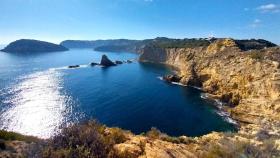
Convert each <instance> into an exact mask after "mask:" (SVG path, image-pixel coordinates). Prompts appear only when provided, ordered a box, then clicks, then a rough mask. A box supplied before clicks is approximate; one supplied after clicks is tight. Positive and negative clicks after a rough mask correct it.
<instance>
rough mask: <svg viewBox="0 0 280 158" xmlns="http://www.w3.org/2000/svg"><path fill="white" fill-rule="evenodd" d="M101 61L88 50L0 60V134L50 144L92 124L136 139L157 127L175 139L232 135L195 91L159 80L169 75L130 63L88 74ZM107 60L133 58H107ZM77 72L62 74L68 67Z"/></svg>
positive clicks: (4, 56) (164, 70)
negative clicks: (62, 131) (64, 132)
mask: <svg viewBox="0 0 280 158" xmlns="http://www.w3.org/2000/svg"><path fill="white" fill-rule="evenodd" d="M102 54H103V53H100V52H95V51H92V50H90V49H73V50H70V51H67V52H54V53H42V54H32V55H17V54H7V53H3V52H0V129H6V130H11V131H16V132H20V133H23V134H28V135H34V136H39V137H43V138H47V137H50V136H52V135H54V134H55V133H56V132H57V131H59V127H61V126H64V125H67V124H69V123H73V122H81V121H84V120H88V119H98V120H99V121H100V122H101V123H104V124H106V125H108V126H118V127H121V128H124V129H127V130H131V131H132V132H135V133H137V134H139V133H141V132H145V131H147V130H149V129H150V128H151V127H157V128H158V129H160V130H161V131H162V132H165V133H168V134H170V135H173V136H178V135H188V136H199V135H202V134H206V133H209V132H211V131H228V130H233V125H232V124H230V123H228V122H227V121H225V119H224V118H222V117H220V116H219V115H218V114H217V113H216V110H215V109H214V108H213V106H212V105H211V103H210V102H208V101H206V100H203V99H201V97H200V91H198V90H196V89H193V88H189V87H182V86H178V85H172V84H167V83H165V82H163V81H161V80H159V79H158V77H159V76H162V75H164V74H166V73H170V72H171V70H170V69H169V68H167V67H165V66H162V65H155V64H147V63H138V62H134V63H132V64H123V65H120V66H116V67H110V68H101V67H98V66H97V67H90V66H88V63H90V62H93V61H95V62H99V60H100V58H101V55H102ZM106 54H107V56H108V57H109V58H110V59H112V60H126V59H136V58H137V55H136V54H132V53H106ZM76 64H82V67H81V68H78V69H68V68H67V66H68V65H76Z"/></svg>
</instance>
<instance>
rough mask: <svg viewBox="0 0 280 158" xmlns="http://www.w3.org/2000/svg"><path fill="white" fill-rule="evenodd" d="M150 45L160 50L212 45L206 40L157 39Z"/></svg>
mask: <svg viewBox="0 0 280 158" xmlns="http://www.w3.org/2000/svg"><path fill="white" fill-rule="evenodd" d="M150 44H152V45H155V46H158V47H160V48H195V47H203V46H208V45H210V41H209V40H206V39H195V38H192V39H169V38H156V39H154V40H153V41H152V42H151V43H150Z"/></svg>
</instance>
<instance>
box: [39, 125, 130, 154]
mask: <svg viewBox="0 0 280 158" xmlns="http://www.w3.org/2000/svg"><path fill="white" fill-rule="evenodd" d="M126 139H127V138H126V137H125V135H124V131H122V130H121V129H119V128H112V129H110V130H108V129H107V128H106V127H105V126H104V125H101V124H99V123H97V122H96V121H90V122H88V123H85V124H82V125H72V126H70V127H68V128H65V129H63V130H62V132H61V133H60V134H59V135H57V136H55V137H53V138H52V139H50V140H49V141H48V142H47V146H46V147H45V148H44V150H43V157H45V158H52V157H58V158H62V157H67V158H68V157H69V158H75V157H80V158H89V157H94V158H103V157H117V153H116V151H115V150H114V148H113V147H114V145H115V144H119V143H123V142H125V141H126Z"/></svg>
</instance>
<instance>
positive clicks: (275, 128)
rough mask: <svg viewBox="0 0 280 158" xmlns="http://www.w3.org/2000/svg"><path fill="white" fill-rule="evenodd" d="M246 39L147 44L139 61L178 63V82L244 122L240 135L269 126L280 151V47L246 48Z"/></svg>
mask: <svg viewBox="0 0 280 158" xmlns="http://www.w3.org/2000/svg"><path fill="white" fill-rule="evenodd" d="M246 42H248V41H245V40H244V41H236V40H233V39H217V40H214V41H213V42H211V43H210V44H209V45H208V46H202V47H195V48H161V47H157V46H146V47H145V48H144V49H143V50H142V55H141V56H140V60H141V61H148V62H157V63H164V64H168V65H172V66H175V67H177V68H178V69H179V71H178V75H179V76H181V77H182V79H181V80H180V82H182V83H183V84H187V85H191V86H198V87H201V88H202V90H203V91H204V92H205V93H207V94H208V95H207V96H209V97H210V98H214V99H219V100H221V101H222V102H223V103H224V106H223V109H225V110H227V111H228V112H229V114H230V116H231V117H232V118H233V119H235V120H237V121H238V123H239V124H240V130H239V132H238V133H237V134H236V136H238V135H239V134H240V133H246V134H248V135H249V137H251V141H253V140H255V139H257V137H256V136H255V135H254V134H256V133H258V132H259V131H260V130H261V129H263V128H265V129H266V132H267V133H270V134H272V135H273V136H274V137H276V138H277V139H278V140H277V139H276V138H275V143H276V144H274V145H277V142H278V152H279V150H280V146H279V145H280V144H279V138H280V137H279V136H280V126H279V124H280V69H279V68H280V66H279V60H280V58H279V55H280V48H279V47H273V46H275V45H263V46H262V47H259V46H260V45H261V44H258V43H257V45H258V46H257V47H256V48H255V49H253V48H254V47H252V45H251V46H248V47H246V48H249V47H250V49H244V48H245V46H244V45H246V44H248V43H246ZM254 42H256V41H253V42H251V44H252V43H254ZM241 44H243V45H241ZM243 138H248V137H243ZM260 143H261V142H260Z"/></svg>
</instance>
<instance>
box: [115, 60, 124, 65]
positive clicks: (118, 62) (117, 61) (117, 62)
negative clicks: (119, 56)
mask: <svg viewBox="0 0 280 158" xmlns="http://www.w3.org/2000/svg"><path fill="white" fill-rule="evenodd" d="M115 63H116V64H123V62H122V61H119V60H116V61H115Z"/></svg>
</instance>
